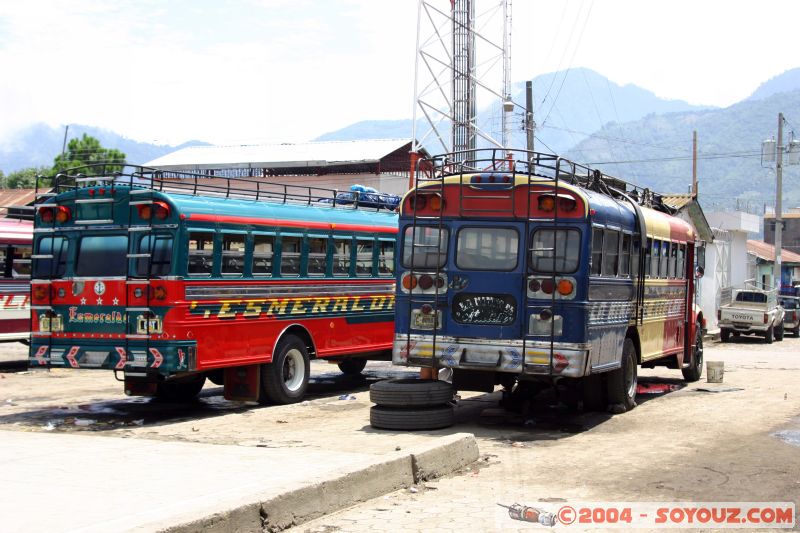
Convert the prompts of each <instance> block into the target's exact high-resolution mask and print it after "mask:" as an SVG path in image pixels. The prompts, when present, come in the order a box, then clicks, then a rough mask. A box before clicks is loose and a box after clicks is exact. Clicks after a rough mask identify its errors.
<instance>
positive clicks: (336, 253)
mask: <svg viewBox="0 0 800 533" xmlns="http://www.w3.org/2000/svg"><path fill="white" fill-rule="evenodd" d="M352 248H353V245H352V242H351V241H350V239H335V240H334V249H333V275H334V276H349V275H350V250H351V249H352Z"/></svg>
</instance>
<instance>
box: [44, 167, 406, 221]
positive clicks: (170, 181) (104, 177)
mask: <svg viewBox="0 0 800 533" xmlns="http://www.w3.org/2000/svg"><path fill="white" fill-rule="evenodd" d="M51 179H52V192H53V193H55V194H60V193H62V192H66V191H71V190H75V189H81V188H86V187H93V186H98V185H109V186H113V185H127V186H129V187H131V188H132V189H134V190H136V189H137V188H138V189H139V190H141V191H143V192H144V191H148V190H152V191H159V192H167V193H173V194H188V195H192V196H210V197H217V198H238V199H246V200H255V201H272V202H279V203H284V204H305V205H319V206H328V207H337V208H339V207H341V208H348V209H374V210H380V209H387V210H390V211H391V210H395V209H396V208H397V206H398V205H399V198H398V197H397V196H395V195H391V194H385V193H379V192H373V191H364V190H360V189H358V188H354V189H353V190H350V191H340V190H338V189H328V188H323V187H314V186H306V185H289V184H281V183H274V182H269V181H264V180H262V179H257V178H242V177H224V178H222V177H218V176H213V175H208V174H201V173H196V172H184V171H177V170H169V171H165V170H161V169H157V168H151V167H144V166H141V165H129V164H116V165H111V164H107V163H95V164H90V165H84V166H80V167H74V168H69V169H65V170H62V171H61V172H59V173H58V174H56V175H55V176H52V177H51ZM39 181H40V180H37V191H36V192H37V196H36V197H37V202H38V201H40V200H39V199H44V198H47V197H48V196H49V193H50V189H48V190H47V192H46V193H45V192H44V191H43V192H41V193H40V192H39V187H38V182H39Z"/></svg>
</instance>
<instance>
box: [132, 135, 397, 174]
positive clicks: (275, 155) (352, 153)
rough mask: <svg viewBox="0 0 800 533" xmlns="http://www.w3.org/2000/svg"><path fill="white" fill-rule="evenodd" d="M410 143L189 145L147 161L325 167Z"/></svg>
mask: <svg viewBox="0 0 800 533" xmlns="http://www.w3.org/2000/svg"><path fill="white" fill-rule="evenodd" d="M410 143H411V140H410V139H371V140H361V141H329V142H308V143H280V144H248V145H239V146H189V147H187V148H182V149H180V150H177V151H175V152H172V153H169V154H167V155H165V156H162V157H159V158H158V159H154V160H152V161H149V162H148V163H145V166H148V167H155V168H162V169H165V170H178V169H200V168H249V167H254V168H286V167H323V166H328V165H331V164H337V165H341V164H346V163H365V162H368V163H369V162H372V163H374V162H377V161H380V159H381V158H383V157H385V156H387V155H388V154H391V153H392V152H394V151H396V150H399V149H400V148H403V147H404V146H405V145H410ZM409 149H410V146H409Z"/></svg>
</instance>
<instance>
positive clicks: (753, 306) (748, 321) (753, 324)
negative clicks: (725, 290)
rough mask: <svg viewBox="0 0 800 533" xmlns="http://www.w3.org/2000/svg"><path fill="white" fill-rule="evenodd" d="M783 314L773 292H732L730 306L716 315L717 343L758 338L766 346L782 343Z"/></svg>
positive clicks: (757, 290)
mask: <svg viewBox="0 0 800 533" xmlns="http://www.w3.org/2000/svg"><path fill="white" fill-rule="evenodd" d="M783 313H784V311H783V307H781V306H780V305H778V299H777V293H776V291H766V290H759V289H733V290H732V293H731V301H730V303H727V304H724V305H721V306H720V308H719V311H717V324H718V325H719V328H720V339H721V340H722V342H728V340H730V337H731V335H734V336H736V337H738V336H739V335H761V336H763V337H764V340H765V341H766V342H767V344H772V341H773V340H778V341H780V340H783Z"/></svg>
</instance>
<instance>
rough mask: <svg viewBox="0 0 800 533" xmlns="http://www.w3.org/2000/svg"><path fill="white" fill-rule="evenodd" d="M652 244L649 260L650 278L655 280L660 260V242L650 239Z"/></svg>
mask: <svg viewBox="0 0 800 533" xmlns="http://www.w3.org/2000/svg"><path fill="white" fill-rule="evenodd" d="M652 242H653V251H652V253H651V260H652V262H651V263H650V277H651V278H657V277H658V265H659V261H660V260H661V241H659V240H656V239H652Z"/></svg>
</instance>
